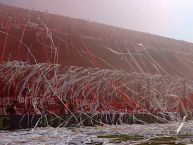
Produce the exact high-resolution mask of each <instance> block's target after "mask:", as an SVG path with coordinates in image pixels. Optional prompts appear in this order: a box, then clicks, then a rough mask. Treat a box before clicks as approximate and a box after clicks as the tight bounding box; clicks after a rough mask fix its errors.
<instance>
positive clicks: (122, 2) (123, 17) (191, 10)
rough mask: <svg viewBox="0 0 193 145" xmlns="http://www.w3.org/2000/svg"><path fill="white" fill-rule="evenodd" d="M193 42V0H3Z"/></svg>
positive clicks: (17, 4)
mask: <svg viewBox="0 0 193 145" xmlns="http://www.w3.org/2000/svg"><path fill="white" fill-rule="evenodd" d="M0 3H4V4H9V5H15V6H21V7H25V8H30V9H37V10H42V11H45V10H48V12H52V13H57V14H62V15H65V16H71V17H76V18H83V19H89V20H90V21H97V22H102V23H105V24H110V25H114V26H119V27H124V28H128V29H132V30H138V31H143V32H148V33H152V34H158V35H162V36H167V37H171V38H175V39H180V40H186V41H190V42H193V0H0Z"/></svg>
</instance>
